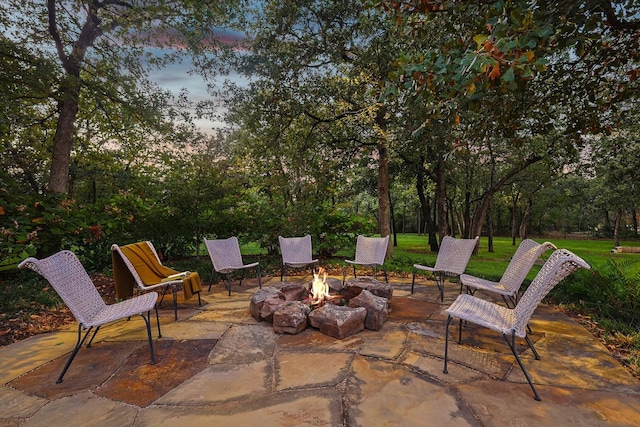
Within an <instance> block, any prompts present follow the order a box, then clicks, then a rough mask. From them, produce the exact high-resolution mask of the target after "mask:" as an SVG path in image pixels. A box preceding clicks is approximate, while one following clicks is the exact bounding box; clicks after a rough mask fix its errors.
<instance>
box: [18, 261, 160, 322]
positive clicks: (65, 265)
mask: <svg viewBox="0 0 640 427" xmlns="http://www.w3.org/2000/svg"><path fill="white" fill-rule="evenodd" d="M19 267H20V268H30V269H31V270H33V271H35V272H37V273H39V274H40V275H42V276H43V277H44V278H45V279H47V281H48V282H49V283H50V284H51V286H53V288H54V289H55V290H56V292H57V293H58V295H60V298H62V300H63V301H64V303H65V304H66V305H67V306H68V307H69V309H70V310H71V313H73V316H74V317H75V318H76V320H77V321H78V323H80V325H82V326H83V327H85V328H87V327H91V326H100V325H103V324H105V323H108V322H111V321H114V320H119V319H122V318H125V317H129V316H133V315H137V314H142V313H145V312H148V311H151V310H152V309H153V307H154V305H155V303H156V300H157V299H158V294H156V293H155V292H153V293H149V294H146V295H143V296H139V297H136V298H132V299H129V300H126V301H123V302H119V303H116V304H112V305H107V304H105V302H104V301H103V300H102V297H101V296H100V294H99V293H98V290H97V289H96V287H95V285H94V284H93V282H92V281H91V278H90V277H89V275H88V274H87V272H86V270H85V269H84V267H83V266H82V264H81V263H80V261H79V260H78V258H77V257H76V255H75V254H74V253H73V252H70V251H61V252H58V253H56V254H54V255H51V256H50V257H48V258H44V259H41V260H38V259H36V258H27V259H26V260H24V261H22V262H21V263H20V266H19Z"/></svg>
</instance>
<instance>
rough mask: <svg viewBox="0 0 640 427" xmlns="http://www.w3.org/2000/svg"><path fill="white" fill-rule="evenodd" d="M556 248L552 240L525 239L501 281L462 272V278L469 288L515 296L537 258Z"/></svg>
mask: <svg viewBox="0 0 640 427" xmlns="http://www.w3.org/2000/svg"><path fill="white" fill-rule="evenodd" d="M551 249H556V247H555V245H553V244H552V243H550V242H544V243H541V244H539V243H537V242H536V241H534V240H531V239H525V240H523V241H522V242H521V243H520V246H518V250H516V253H515V254H514V255H513V257H512V258H511V261H510V262H509V265H508V266H507V269H506V270H505V271H504V273H503V274H502V278H500V281H499V282H493V281H490V280H486V279H482V278H480V277H476V276H471V275H469V274H462V275H461V276H460V280H461V281H462V284H463V285H464V286H466V287H467V288H474V289H481V290H485V291H489V292H494V293H497V294H499V295H504V296H509V297H513V296H515V295H516V294H517V293H518V291H519V290H520V286H522V282H524V279H525V278H526V277H527V274H528V273H529V271H530V270H531V268H532V267H533V264H535V262H536V260H537V259H538V258H540V256H541V255H542V254H543V253H545V252H546V251H548V250H551Z"/></svg>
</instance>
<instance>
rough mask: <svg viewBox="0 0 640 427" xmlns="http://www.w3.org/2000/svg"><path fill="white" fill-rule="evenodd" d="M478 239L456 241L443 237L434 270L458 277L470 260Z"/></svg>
mask: <svg viewBox="0 0 640 427" xmlns="http://www.w3.org/2000/svg"><path fill="white" fill-rule="evenodd" d="M478 239H479V237H478V236H476V237H475V238H474V239H456V238H454V237H451V236H444V238H443V239H442V242H440V250H439V251H438V257H437V258H436V265H435V266H434V269H435V270H437V271H443V272H447V273H448V274H450V275H452V276H454V275H455V276H459V275H461V274H462V273H464V270H465V269H466V268H467V264H468V263H469V260H470V259H471V254H473V251H474V249H475V248H476V245H477V244H478Z"/></svg>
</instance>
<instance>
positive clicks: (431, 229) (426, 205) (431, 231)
mask: <svg viewBox="0 0 640 427" xmlns="http://www.w3.org/2000/svg"><path fill="white" fill-rule="evenodd" d="M423 163H424V159H422V158H421V159H420V165H419V166H418V172H417V175H416V178H417V179H416V191H417V192H418V199H419V200H420V211H419V212H418V213H422V216H423V217H424V223H425V229H426V230H425V231H426V233H427V234H428V236H429V238H428V240H429V247H430V249H431V251H432V252H438V247H439V246H438V239H437V238H436V228H435V225H434V221H433V218H432V216H431V203H430V202H429V198H428V197H426V196H425V194H424V175H425V174H424V169H423V168H422V165H423ZM420 227H421V224H420V221H418V234H420V233H421V231H422V229H421V228H420Z"/></svg>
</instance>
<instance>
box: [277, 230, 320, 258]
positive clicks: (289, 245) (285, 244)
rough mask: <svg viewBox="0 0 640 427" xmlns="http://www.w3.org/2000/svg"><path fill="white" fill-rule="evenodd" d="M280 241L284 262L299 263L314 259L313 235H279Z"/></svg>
mask: <svg viewBox="0 0 640 427" xmlns="http://www.w3.org/2000/svg"><path fill="white" fill-rule="evenodd" d="M278 241H279V242H280V253H281V254H282V263H283V264H286V263H294V264H295V263H297V264H301V263H304V262H309V263H310V262H311V261H312V250H311V236H310V235H308V234H307V235H305V236H303V237H282V236H278Z"/></svg>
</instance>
